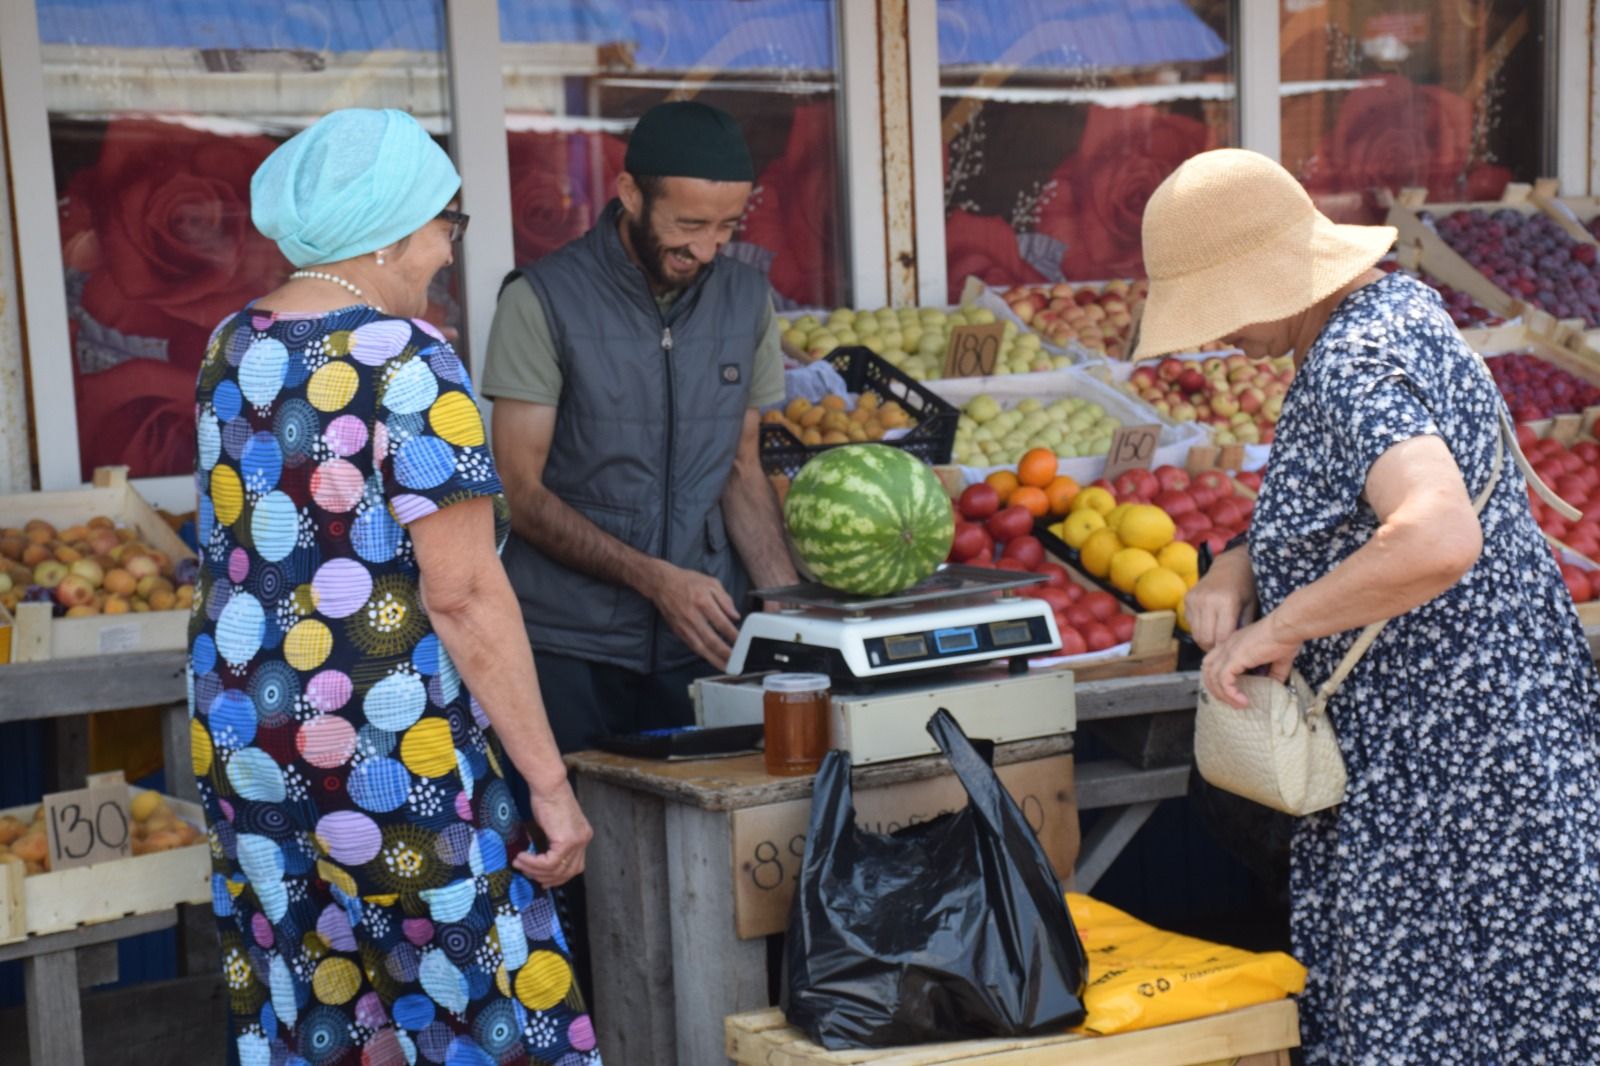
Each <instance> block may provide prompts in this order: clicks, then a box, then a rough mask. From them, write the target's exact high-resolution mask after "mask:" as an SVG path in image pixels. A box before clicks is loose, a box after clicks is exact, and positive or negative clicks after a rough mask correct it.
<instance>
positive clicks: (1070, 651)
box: [1056, 621, 1089, 655]
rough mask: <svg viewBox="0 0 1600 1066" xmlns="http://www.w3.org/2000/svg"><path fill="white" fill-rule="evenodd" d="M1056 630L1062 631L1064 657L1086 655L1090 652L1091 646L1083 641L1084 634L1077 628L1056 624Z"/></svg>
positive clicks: (1062, 652)
mask: <svg viewBox="0 0 1600 1066" xmlns="http://www.w3.org/2000/svg"><path fill="white" fill-rule="evenodd" d="M1056 628H1057V629H1058V630H1060V631H1061V654H1062V655H1085V654H1087V653H1088V651H1089V644H1088V642H1087V641H1085V640H1084V639H1083V634H1082V633H1080V632H1078V629H1077V627H1076V626H1073V625H1071V624H1068V625H1062V624H1061V623H1060V621H1057V622H1056Z"/></svg>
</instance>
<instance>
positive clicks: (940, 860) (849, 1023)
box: [780, 710, 1088, 1050]
mask: <svg viewBox="0 0 1600 1066" xmlns="http://www.w3.org/2000/svg"><path fill="white" fill-rule="evenodd" d="M928 732H929V733H931V734H933V737H934V739H935V740H936V741H938V744H939V747H940V749H942V750H943V751H944V753H945V755H946V757H947V758H949V760H950V765H951V766H952V767H953V768H954V769H955V772H956V775H957V777H959V778H960V780H961V785H962V787H963V788H965V789H966V791H967V796H968V799H969V801H970V802H969V803H968V805H967V806H966V807H965V808H964V809H962V810H959V811H955V812H953V813H951V814H946V815H943V816H941V817H939V818H935V819H934V820H933V821H931V822H923V823H920V824H918V825H912V826H907V827H906V828H904V829H901V830H898V831H897V832H895V833H892V834H888V835H884V834H881V833H871V832H867V831H866V830H863V829H860V828H858V827H857V826H856V820H855V809H854V804H853V803H852V800H851V787H850V756H849V755H847V754H846V753H844V752H842V751H832V752H829V753H828V756H827V758H826V759H824V760H823V763H822V769H821V770H820V771H819V772H818V774H817V784H816V794H815V796H814V797H813V800H812V807H811V831H810V836H809V837H807V839H806V853H805V858H804V860H803V861H802V863H801V868H800V880H799V884H798V885H796V887H795V894H794V904H793V907H792V909H791V910H790V912H789V931H788V936H787V937H786V938H785V942H784V966H783V989H782V995H781V998H780V1005H781V1006H782V1008H783V1013H784V1015H785V1016H786V1017H787V1018H788V1019H789V1022H790V1024H792V1025H795V1026H798V1027H799V1028H800V1029H802V1030H804V1031H805V1032H806V1034H807V1035H808V1036H810V1037H811V1039H812V1040H814V1041H816V1042H817V1043H819V1044H821V1045H822V1046H823V1047H826V1048H829V1049H832V1050H839V1049H843V1048H851V1047H894V1046H900V1045H905V1044H920V1043H929V1042H933V1041H943V1040H969V1039H974V1038H978V1037H999V1036H1023V1035H1028V1034H1035V1033H1041V1032H1048V1031H1055V1030H1061V1029H1065V1028H1067V1027H1068V1026H1072V1025H1076V1024H1077V1023H1079V1022H1081V1021H1082V1020H1083V1015H1084V1009H1083V984H1084V976H1085V974H1087V972H1088V966H1087V963H1086V961H1085V957H1084V953H1083V944H1082V942H1081V941H1079V939H1078V931H1077V930H1076V929H1075V928H1073V925H1072V916H1071V914H1070V913H1069V912H1068V911H1067V905H1066V901H1065V899H1064V898H1063V896H1062V894H1061V885H1060V883H1059V882H1058V881H1057V880H1056V876H1055V872H1054V871H1053V870H1051V868H1050V860H1049V859H1048V858H1046V857H1045V853H1044V848H1043V847H1041V846H1040V844H1039V840H1038V838H1037V837H1036V836H1034V834H1033V830H1032V829H1031V828H1029V826H1028V823H1027V820H1026V819H1025V818H1024V817H1023V814H1022V811H1021V810H1020V809H1018V807H1017V805H1016V802H1015V801H1014V800H1012V798H1011V796H1010V794H1009V793H1007V792H1006V790H1005V787H1004V786H1003V785H1001V783H1000V779H999V778H998V777H996V776H995V772H994V769H993V768H992V767H990V766H989V765H988V763H986V762H985V761H984V760H983V758H982V757H980V756H979V754H978V753H977V751H976V750H974V748H973V746H972V743H971V742H970V741H968V740H967V738H966V736H964V735H963V734H962V732H961V727H960V726H958V725H956V722H955V719H954V718H952V717H950V714H949V713H948V712H947V711H944V710H940V711H938V712H937V713H936V714H935V715H934V716H933V718H932V719H930V720H929V722H928Z"/></svg>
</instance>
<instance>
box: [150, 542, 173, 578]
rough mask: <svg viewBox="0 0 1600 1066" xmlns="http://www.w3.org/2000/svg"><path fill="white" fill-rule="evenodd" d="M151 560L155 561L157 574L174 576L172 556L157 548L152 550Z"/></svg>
mask: <svg viewBox="0 0 1600 1066" xmlns="http://www.w3.org/2000/svg"><path fill="white" fill-rule="evenodd" d="M150 558H151V559H154V560H155V564H156V572H157V573H159V574H165V575H167V576H171V574H172V557H171V556H169V555H168V554H167V553H166V552H164V551H161V550H159V549H157V548H151V549H150Z"/></svg>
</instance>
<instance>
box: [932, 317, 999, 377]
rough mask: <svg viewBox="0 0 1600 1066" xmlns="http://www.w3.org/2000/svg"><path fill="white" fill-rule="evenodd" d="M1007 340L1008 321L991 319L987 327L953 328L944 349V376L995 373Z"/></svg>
mask: <svg viewBox="0 0 1600 1066" xmlns="http://www.w3.org/2000/svg"><path fill="white" fill-rule="evenodd" d="M1005 339H1006V324H1005V323H1004V322H991V323H989V324H988V325H987V326H957V327H956V328H955V329H953V330H951V331H950V340H949V343H947V344H946V345H945V348H944V376H945V377H947V378H980V377H988V376H989V375H990V374H992V373H994V364H995V360H997V359H999V358H1000V345H1001V344H1003V343H1004V342H1005Z"/></svg>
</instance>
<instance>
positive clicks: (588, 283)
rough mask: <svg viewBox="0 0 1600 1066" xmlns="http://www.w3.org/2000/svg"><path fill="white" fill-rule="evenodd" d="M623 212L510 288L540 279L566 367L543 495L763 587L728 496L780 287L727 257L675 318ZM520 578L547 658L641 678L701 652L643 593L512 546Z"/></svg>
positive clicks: (613, 530)
mask: <svg viewBox="0 0 1600 1066" xmlns="http://www.w3.org/2000/svg"><path fill="white" fill-rule="evenodd" d="M620 212H621V204H620V203H619V202H617V201H615V200H613V201H612V202H611V204H610V206H609V207H607V208H606V210H605V212H604V213H603V214H602V215H601V217H600V220H599V221H598V222H597V223H596V224H595V226H594V228H593V229H591V230H590V231H589V232H588V233H587V234H585V235H584V236H582V237H580V238H578V239H577V240H575V241H573V242H571V243H570V244H568V245H566V246H564V247H563V248H561V249H559V250H558V251H556V252H553V253H552V254H550V255H548V256H546V257H545V258H543V259H541V260H539V261H538V262H537V263H534V264H532V265H530V266H525V267H523V268H521V270H519V271H518V272H516V273H514V274H512V275H511V277H510V278H508V279H507V284H510V283H512V282H514V280H515V279H516V278H517V277H518V276H521V277H524V278H527V280H528V283H529V284H531V285H532V286H533V291H534V292H535V293H536V294H537V295H538V297H539V302H540V304H542V305H543V307H544V312H545V317H546V318H547V320H548V321H549V323H550V333H551V337H552V338H553V339H554V341H555V345H556V350H557V352H558V353H559V354H558V358H559V360H560V366H561V376H562V386H561V403H560V406H559V408H558V412H557V415H556V428H555V437H554V439H553V440H552V441H551V444H550V456H549V459H548V461H547V462H546V463H545V468H544V484H545V486H546V487H547V488H549V489H550V491H551V492H553V493H555V494H556V495H557V496H559V497H560V498H561V499H562V500H564V501H565V502H566V503H567V504H568V505H569V506H571V507H573V508H574V509H575V510H577V511H578V512H579V513H581V514H582V515H583V516H584V517H585V518H587V519H589V521H591V522H593V523H594V524H595V525H596V526H598V527H599V528H600V529H602V530H604V531H605V532H607V533H609V534H611V535H612V536H614V537H616V538H617V539H618V540H621V541H622V542H624V543H626V544H628V545H631V546H632V547H634V548H637V549H638V550H639V551H641V552H644V553H646V554H648V555H653V556H655V557H656V558H659V559H666V560H668V561H669V562H671V563H673V564H675V565H677V566H681V567H684V568H685V569H689V570H698V571H700V572H701V573H705V574H710V575H711V576H713V577H715V578H717V579H718V580H719V581H721V582H722V585H723V587H724V588H726V589H727V590H728V592H729V594H730V595H732V596H733V598H734V602H735V603H736V604H738V603H741V602H742V600H743V598H744V595H745V592H746V590H747V589H748V586H749V579H748V577H747V575H746V574H745V570H744V566H743V564H742V563H741V562H740V561H739V558H738V556H737V555H736V553H735V552H734V551H733V550H732V548H731V547H730V545H729V543H728V534H727V530H726V528H725V527H724V525H723V520H722V505H721V503H720V499H721V496H722V489H723V486H724V485H725V484H726V483H727V480H728V475H729V473H730V471H731V470H732V467H733V459H734V455H735V452H736V451H737V449H738V444H739V435H740V430H741V428H742V426H743V422H744V415H745V411H746V410H747V409H748V408H749V405H750V381H751V378H752V374H753V367H754V363H755V353H756V346H757V344H758V343H759V341H760V339H761V335H760V327H761V320H762V316H763V313H764V311H765V309H766V306H767V300H768V291H769V290H768V287H767V281H766V279H765V278H763V277H762V276H761V275H760V274H759V273H757V272H756V271H755V270H753V269H751V268H750V267H747V266H745V265H744V264H742V263H738V262H735V261H733V260H730V259H727V258H726V257H722V256H718V257H717V258H716V259H715V260H714V261H713V262H712V264H711V265H710V266H708V267H705V268H704V269H702V270H701V272H700V275H699V277H698V278H696V280H695V281H694V283H693V284H692V285H691V286H690V287H689V288H688V289H686V290H685V291H684V292H683V293H681V294H680V295H679V296H678V298H677V300H676V301H675V302H674V303H673V304H672V306H671V308H670V309H668V310H667V311H665V312H663V311H662V310H661V309H660V307H659V305H657V303H656V301H655V298H654V297H653V296H652V294H651V291H650V286H649V283H648V282H647V281H646V279H645V274H644V271H643V270H642V269H641V268H640V267H638V266H637V265H635V264H634V262H633V261H632V260H631V259H629V258H628V253H627V251H626V250H625V249H624V248H623V245H622V239H621V237H620V236H619V235H618V233H617V220H618V218H619V217H620ZM504 560H505V566H506V572H507V573H508V574H509V575H510V576H511V583H512V585H513V586H514V587H515V589H516V591H517V596H518V597H519V598H520V599H521V601H522V615H523V618H524V619H525V620H526V621H527V623H528V629H529V634H530V636H531V637H532V640H533V646H534V650H535V651H548V652H554V653H557V654H560V655H570V656H575V657H577V658H580V659H588V660H591V661H595V662H605V663H613V664H615V665H617V666H621V667H624V668H626V669H629V670H634V671H638V672H641V673H648V672H653V671H655V670H658V669H670V668H672V667H676V666H682V665H685V664H686V663H689V662H692V661H693V660H694V659H695V658H696V656H695V654H694V653H693V652H691V651H690V650H689V649H688V647H687V646H686V645H685V644H683V642H682V641H680V640H679V639H678V638H677V636H676V635H675V634H674V633H673V632H672V630H671V628H670V627H668V626H667V624H666V623H665V622H664V621H663V620H662V619H661V618H660V617H659V615H658V614H657V612H656V610H655V607H654V605H653V604H651V603H650V601H649V600H646V599H645V598H644V597H643V596H640V595H639V594H638V593H637V592H634V591H633V590H632V589H629V588H623V587H621V586H617V585H612V584H608V583H606V582H604V581H599V580H596V579H594V578H591V577H589V576H588V575H586V574H581V573H578V572H576V571H574V570H570V569H568V568H566V567H565V566H562V565H561V564H560V563H557V562H555V561H554V560H552V559H549V558H547V557H546V556H545V555H543V554H542V553H541V552H540V551H539V550H538V549H537V548H535V547H534V546H533V545H531V544H529V543H528V542H527V541H525V540H523V539H522V538H521V537H518V536H516V535H515V534H513V535H512V536H511V538H510V540H508V541H507V543H506V547H505V552H504Z"/></svg>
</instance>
